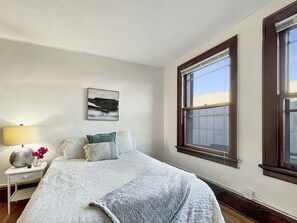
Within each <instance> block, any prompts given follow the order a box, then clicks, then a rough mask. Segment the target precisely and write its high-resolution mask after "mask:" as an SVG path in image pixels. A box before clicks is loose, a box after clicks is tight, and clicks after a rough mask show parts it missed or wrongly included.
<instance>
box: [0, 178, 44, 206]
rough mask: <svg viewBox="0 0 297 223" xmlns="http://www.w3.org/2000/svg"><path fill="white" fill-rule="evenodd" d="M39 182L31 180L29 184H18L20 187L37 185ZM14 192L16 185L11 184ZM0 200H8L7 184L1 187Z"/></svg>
mask: <svg viewBox="0 0 297 223" xmlns="http://www.w3.org/2000/svg"><path fill="white" fill-rule="evenodd" d="M38 183H39V182H31V183H27V184H18V189H25V188H29V187H36V186H37V185H38ZM13 192H14V185H13V186H11V194H12V193H13ZM0 202H7V186H4V187H0Z"/></svg>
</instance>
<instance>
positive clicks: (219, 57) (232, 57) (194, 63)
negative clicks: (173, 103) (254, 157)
mask: <svg viewBox="0 0 297 223" xmlns="http://www.w3.org/2000/svg"><path fill="white" fill-rule="evenodd" d="M177 76H178V109H177V110H178V111H177V114H178V115H177V117H178V118H177V119H178V120H177V121H178V125H177V146H176V147H177V151H178V152H182V153H186V154H189V155H193V156H197V157H200V158H204V159H208V160H211V161H214V162H218V163H222V164H226V165H229V166H232V167H237V164H238V161H237V151H236V142H237V140H236V138H237V137H236V126H237V121H236V117H237V109H236V107H237V106H236V105H237V103H236V101H237V36H235V37H233V38H231V39H229V40H227V41H225V42H223V43H222V44H220V45H218V46H216V47H214V48H212V49H211V50H209V51H207V52H205V53H203V54H201V55H199V56H197V57H195V58H193V59H192V60H190V61H188V62H186V63H184V64H182V65H180V66H179V67H178V75H177Z"/></svg>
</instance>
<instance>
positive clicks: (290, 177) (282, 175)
mask: <svg viewBox="0 0 297 223" xmlns="http://www.w3.org/2000/svg"><path fill="white" fill-rule="evenodd" d="M259 167H261V168H262V169H263V174H264V175H266V176H269V177H273V178H276V179H279V180H283V181H287V182H290V183H293V184H297V172H294V171H291V170H287V169H283V168H279V167H272V166H266V165H263V164H260V165H259Z"/></svg>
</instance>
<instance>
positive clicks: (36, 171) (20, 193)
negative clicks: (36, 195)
mask: <svg viewBox="0 0 297 223" xmlns="http://www.w3.org/2000/svg"><path fill="white" fill-rule="evenodd" d="M46 166H47V162H42V163H41V165H40V166H37V167H35V166H33V165H32V167H31V168H27V167H22V168H15V167H13V166H12V167H10V168H9V169H7V170H6V171H5V174H6V175H7V209H8V214H10V202H13V201H19V200H25V199H29V198H30V197H31V195H32V194H33V192H34V191H35V189H36V187H31V188H26V189H21V190H18V184H21V183H22V184H25V183H29V182H32V181H36V180H40V179H41V178H42V177H43V174H44V170H45V168H46ZM12 184H14V185H15V191H14V193H13V194H12V195H11V185H12Z"/></svg>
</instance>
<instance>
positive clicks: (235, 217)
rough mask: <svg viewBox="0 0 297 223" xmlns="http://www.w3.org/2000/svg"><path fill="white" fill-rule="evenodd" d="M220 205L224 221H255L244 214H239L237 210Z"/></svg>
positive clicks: (247, 222) (249, 222)
mask: <svg viewBox="0 0 297 223" xmlns="http://www.w3.org/2000/svg"><path fill="white" fill-rule="evenodd" d="M220 206H221V210H222V213H223V216H224V218H225V221H226V223H255V221H252V220H250V219H248V218H246V217H245V216H243V215H240V214H239V213H238V212H236V211H234V210H232V209H230V208H228V207H226V206H224V205H222V204H221V205H220Z"/></svg>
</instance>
